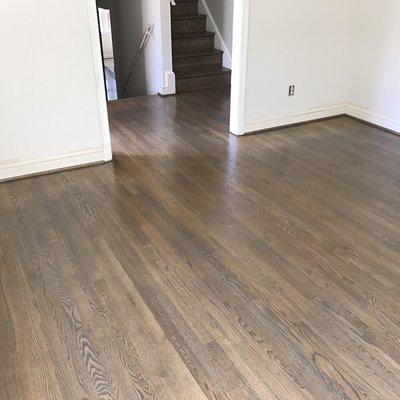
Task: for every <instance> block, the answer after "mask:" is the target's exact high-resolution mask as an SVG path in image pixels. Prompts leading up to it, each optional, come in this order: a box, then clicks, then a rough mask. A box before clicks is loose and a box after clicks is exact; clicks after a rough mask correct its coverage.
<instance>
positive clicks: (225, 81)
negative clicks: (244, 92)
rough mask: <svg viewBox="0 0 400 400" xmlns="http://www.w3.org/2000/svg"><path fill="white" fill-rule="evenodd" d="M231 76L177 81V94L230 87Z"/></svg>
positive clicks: (201, 77)
mask: <svg viewBox="0 0 400 400" xmlns="http://www.w3.org/2000/svg"><path fill="white" fill-rule="evenodd" d="M230 84H231V74H221V75H210V76H200V77H196V78H185V79H177V80H176V92H177V93H182V92H190V91H192V90H199V89H207V88H212V87H220V86H229V85H230Z"/></svg>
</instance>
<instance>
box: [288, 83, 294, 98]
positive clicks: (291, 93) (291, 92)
mask: <svg viewBox="0 0 400 400" xmlns="http://www.w3.org/2000/svg"><path fill="white" fill-rule="evenodd" d="M294 89H295V86H294V85H290V86H289V97H290V96H294Z"/></svg>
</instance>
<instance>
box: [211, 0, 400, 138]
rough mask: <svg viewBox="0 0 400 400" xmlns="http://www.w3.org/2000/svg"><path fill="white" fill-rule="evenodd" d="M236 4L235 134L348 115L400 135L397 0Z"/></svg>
mask: <svg viewBox="0 0 400 400" xmlns="http://www.w3.org/2000/svg"><path fill="white" fill-rule="evenodd" d="M209 1H211V0H209ZM235 3H236V4H235V9H237V10H239V12H237V13H236V15H235V20H236V22H234V26H235V28H236V27H240V21H242V22H244V27H243V31H241V32H240V33H237V32H236V33H235V47H234V49H233V53H234V54H233V63H234V68H233V85H232V88H233V92H232V99H233V101H232V111H233V117H232V121H231V131H232V132H233V133H236V134H243V133H245V132H251V131H257V130H263V129H268V128H272V127H278V126H281V125H287V124H291V123H297V122H304V121H308V120H312V119H317V118H322V117H328V116H333V115H338V114H343V113H347V114H349V115H353V116H355V117H359V118H362V119H365V120H368V121H370V122H373V123H376V124H379V125H382V126H384V127H386V128H389V129H393V130H396V131H400V123H399V121H400V39H399V38H400V3H399V2H398V1H396V0H385V1H383V0H382V1H379V2H378V1H376V0H365V1H364V0H363V1H360V0H337V1H332V0H303V1H301V2H293V1H291V0H251V1H250V0H235ZM243 10H245V11H244V12H243ZM246 10H247V12H248V20H246V18H247V17H246V16H245V17H243V15H245V14H246ZM243 59H244V60H245V61H243ZM235 66H239V67H236V68H237V69H239V70H240V72H235ZM239 81H241V83H240V84H239ZM242 81H244V83H243V82H242ZM291 84H294V85H295V86H296V92H295V96H293V97H288V87H289V85H291Z"/></svg>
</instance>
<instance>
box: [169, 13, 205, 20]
mask: <svg viewBox="0 0 400 400" xmlns="http://www.w3.org/2000/svg"><path fill="white" fill-rule="evenodd" d="M206 18H207V15H204V14H196V15H174V16H172V20H173V21H175V20H177V21H181V20H186V19H206Z"/></svg>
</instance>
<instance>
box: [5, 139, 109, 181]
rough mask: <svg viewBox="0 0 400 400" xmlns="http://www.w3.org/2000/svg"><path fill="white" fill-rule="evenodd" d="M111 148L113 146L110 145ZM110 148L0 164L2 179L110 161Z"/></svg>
mask: <svg viewBox="0 0 400 400" xmlns="http://www.w3.org/2000/svg"><path fill="white" fill-rule="evenodd" d="M110 149H111V147H110ZM110 159H111V158H110V156H109V155H108V150H107V149H105V148H104V147H101V148H99V149H90V150H83V151H77V152H73V153H66V154H61V155H59V156H54V157H44V158H37V159H34V160H27V161H18V162H12V163H9V164H2V165H0V181H4V180H9V179H13V178H18V177H22V176H29V175H35V174H39V173H43V172H50V171H55V170H59V169H64V168H72V167H77V166H82V165H88V164H97V163H100V162H105V161H109V160H110Z"/></svg>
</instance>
